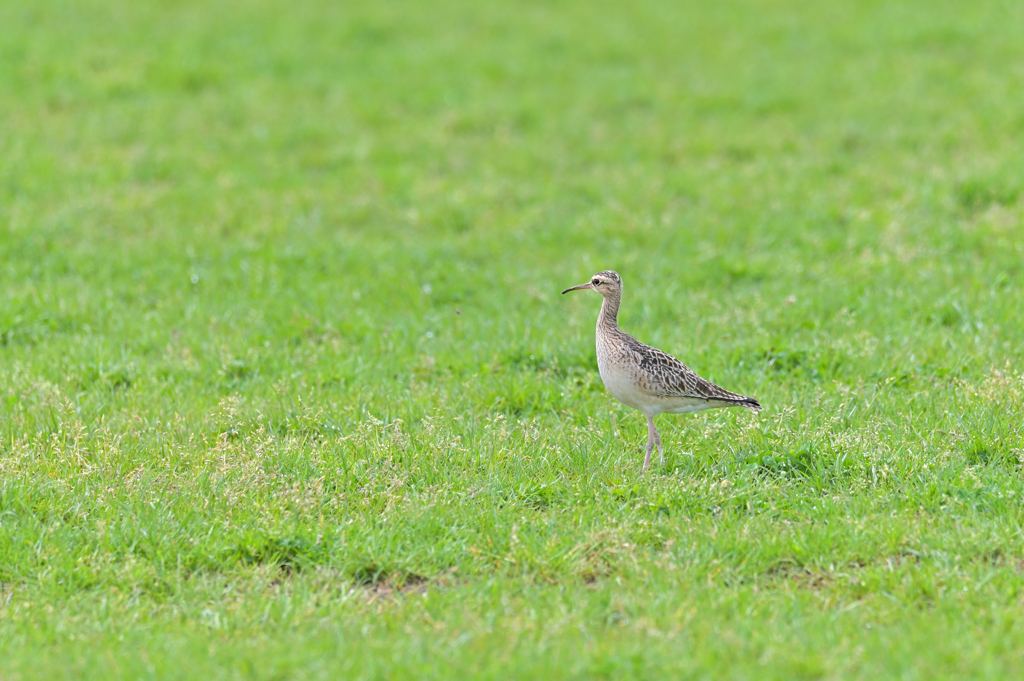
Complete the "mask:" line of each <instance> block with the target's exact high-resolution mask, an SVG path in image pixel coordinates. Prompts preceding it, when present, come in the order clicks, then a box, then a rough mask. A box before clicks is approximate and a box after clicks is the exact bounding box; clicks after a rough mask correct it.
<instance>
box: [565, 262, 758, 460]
mask: <svg viewBox="0 0 1024 681" xmlns="http://www.w3.org/2000/svg"><path fill="white" fill-rule="evenodd" d="M581 289H592V290H594V291H597V292H598V293H600V294H601V296H602V297H603V298H604V302H602V303H601V313H600V314H599V315H598V316H597V369H598V371H599V372H600V373H601V380H602V381H603V382H604V387H605V388H607V389H608V392H610V393H611V394H612V397H614V398H615V399H617V400H618V401H619V402H622V403H623V404H625V405H627V406H630V407H633V408H634V409H638V410H640V412H642V413H643V415H644V416H646V417H647V456H646V457H645V458H644V468H643V469H644V471H646V470H647V467H648V466H649V465H650V463H651V452H652V451H653V449H654V447H655V445H657V447H658V457H659V458H660V460H661V463H662V465H664V463H665V455H664V453H663V451H662V447H661V435H659V434H658V429H657V428H655V427H654V417H655V416H657V415H658V414H688V413H690V412H695V411H704V410H705V409H717V408H720V407H746V408H748V409H752V410H754V411H761V405H760V404H758V403H757V400H755V399H754V398H752V397H744V396H743V395H740V394H737V393H734V392H729V391H728V390H726V389H725V388H720V387H718V386H717V385H715V384H714V383H712V382H711V381H708V380H705V379H703V378H701V377H700V376H698V375H697V374H695V373H694V372H693V371H692V370H691V369H690V368H689V367H687V366H686V365H685V364H683V363H682V362H680V361H679V360H678V359H676V358H675V357H673V356H672V355H670V354H668V353H666V352H662V351H661V350H659V349H657V348H652V347H651V346H650V345H644V344H643V343H641V342H640V341H638V340H637V339H635V338H633V337H632V336H630V335H629V334H628V333H626V332H625V331H623V330H622V329H620V328H619V321H618V315H619V303H620V302H621V301H622V277H620V276H619V275H618V273H617V272H612V271H611V270H605V271H604V272H598V273H597V274H595V275H594V276H593V277H591V278H590V281H588V282H587V283H586V284H580V285H579V286H573V287H571V288H567V289H565V290H564V291H562V293H563V294H565V293H568V292H569V291H579V290H581Z"/></svg>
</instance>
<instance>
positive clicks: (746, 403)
mask: <svg viewBox="0 0 1024 681" xmlns="http://www.w3.org/2000/svg"><path fill="white" fill-rule="evenodd" d="M733 404H735V405H736V406H737V407H746V408H747V409H750V410H752V411H761V409H762V407H761V403H760V402H758V401H757V400H755V399H754V398H753V397H744V398H743V399H741V400H735V401H734V402H733Z"/></svg>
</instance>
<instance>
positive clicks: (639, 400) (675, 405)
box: [597, 350, 726, 416]
mask: <svg viewBox="0 0 1024 681" xmlns="http://www.w3.org/2000/svg"><path fill="white" fill-rule="evenodd" d="M597 369H598V371H599V372H600V373H601V380H602V381H603V382H604V387H605V388H607V390H608V392H610V393H611V394H612V397H614V398H615V399H617V400H618V401H619V402H622V403H623V404H625V405H626V406H628V407H633V408H634V409H639V410H640V411H641V412H643V413H644V414H647V415H648V416H653V415H655V414H686V413H689V412H694V411H704V410H705V409H714V408H716V407H723V406H726V405H724V404H720V403H716V402H709V401H708V400H704V399H701V398H696V397H673V396H664V395H656V394H652V393H651V392H649V391H648V390H645V389H644V387H643V385H642V383H643V381H638V380H637V377H636V376H635V375H634V374H633V372H632V371H630V370H629V369H627V368H625V367H623V366H622V365H621V364H618V363H616V362H612V361H609V358H608V357H605V356H603V353H602V352H600V350H599V351H598V353H597Z"/></svg>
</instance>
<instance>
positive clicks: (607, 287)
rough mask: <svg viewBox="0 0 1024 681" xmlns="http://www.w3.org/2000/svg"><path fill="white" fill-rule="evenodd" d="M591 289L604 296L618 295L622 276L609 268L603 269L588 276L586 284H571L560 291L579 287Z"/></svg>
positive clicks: (578, 288) (620, 289)
mask: <svg viewBox="0 0 1024 681" xmlns="http://www.w3.org/2000/svg"><path fill="white" fill-rule="evenodd" d="M587 288H588V289H592V290H594V291H597V292H598V293H600V294H601V295H602V296H604V297H605V298H608V297H609V296H612V297H616V298H617V297H618V296H620V295H621V294H622V277H620V276H619V273H618V272H613V271H611V270H605V271H604V272H598V273H597V274H595V275H594V276H592V277H591V278H590V281H588V282H587V283H586V284H580V285H579V286H572V287H570V288H567V289H565V290H564V291H562V293H568V292H569V291H579V290H581V289H587Z"/></svg>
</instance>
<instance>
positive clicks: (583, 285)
mask: <svg viewBox="0 0 1024 681" xmlns="http://www.w3.org/2000/svg"><path fill="white" fill-rule="evenodd" d="M585 288H594V285H593V284H591V283H590V282H589V281H588V282H587V283H586V284H580V285H579V286H572V287H570V288H567V289H565V290H564V291H562V295H565V294H566V293H568V292H569V291H579V290H580V289H585Z"/></svg>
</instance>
